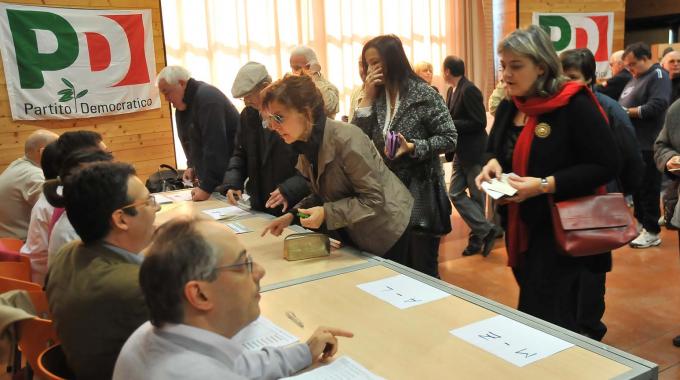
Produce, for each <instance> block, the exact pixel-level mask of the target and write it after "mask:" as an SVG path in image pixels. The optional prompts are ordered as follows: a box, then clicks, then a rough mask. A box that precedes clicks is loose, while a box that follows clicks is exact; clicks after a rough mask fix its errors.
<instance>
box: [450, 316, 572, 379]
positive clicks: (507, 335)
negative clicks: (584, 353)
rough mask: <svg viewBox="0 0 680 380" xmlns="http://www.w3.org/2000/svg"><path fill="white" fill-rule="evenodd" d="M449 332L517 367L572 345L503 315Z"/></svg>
mask: <svg viewBox="0 0 680 380" xmlns="http://www.w3.org/2000/svg"><path fill="white" fill-rule="evenodd" d="M450 332H451V334H452V335H455V336H457V337H459V338H460V339H462V340H464V341H466V342H468V343H470V344H473V345H475V346H477V347H479V348H481V349H482V350H484V351H487V352H489V353H491V354H494V355H496V356H498V357H499V358H501V359H504V360H506V361H508V362H510V363H512V364H514V365H516V366H518V367H524V366H525V365H527V364H531V363H533V362H535V361H537V360H541V359H544V358H547V357H548V356H551V355H554V354H556V353H558V352H560V351H562V350H566V349H567V348H569V347H572V346H573V344H571V343H569V342H565V341H563V340H562V339H558V338H555V337H554V336H552V335H549V334H546V333H544V332H542V331H539V330H536V329H534V328H532V327H529V326H527V325H523V324H521V323H519V322H517V321H514V320H512V319H510V318H507V317H504V316H502V315H497V316H495V317H491V318H488V319H485V320H482V321H479V322H475V323H472V324H469V325H467V326H463V327H461V328H458V329H454V330H451V331H450Z"/></svg>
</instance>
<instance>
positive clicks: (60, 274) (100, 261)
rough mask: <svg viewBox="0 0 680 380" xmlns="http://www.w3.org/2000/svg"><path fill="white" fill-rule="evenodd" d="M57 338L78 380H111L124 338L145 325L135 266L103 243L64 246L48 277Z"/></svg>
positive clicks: (146, 317)
mask: <svg viewBox="0 0 680 380" xmlns="http://www.w3.org/2000/svg"><path fill="white" fill-rule="evenodd" d="M46 281H47V284H46V289H47V299H48V302H49V305H50V311H51V312H52V316H53V317H54V322H55V325H56V329H57V335H58V336H59V339H61V344H62V348H63V350H64V353H65V354H66V358H67V360H68V363H69V365H70V367H71V369H72V370H73V371H74V373H75V374H76V376H77V377H78V378H79V379H110V378H111V376H112V374H113V367H114V365H115V363H116V359H117V357H118V353H119V352H120V349H121V348H122V347H123V344H124V343H125V341H126V340H127V338H128V337H129V336H130V335H131V334H132V332H133V331H135V330H136V329H137V327H139V326H140V325H141V324H142V323H144V322H145V321H147V320H148V310H147V306H146V303H145V301H144V297H143V295H142V291H141V288H140V287H139V264H137V263H131V262H129V261H128V260H126V259H125V258H124V257H123V256H122V255H120V254H118V253H116V252H114V251H112V250H111V249H109V248H107V247H106V246H104V245H103V244H101V243H95V244H84V243H82V242H80V241H75V242H73V243H70V244H67V245H65V246H64V247H63V248H62V249H61V250H60V251H59V253H58V254H57V255H56V257H55V258H54V261H53V262H52V264H51V266H50V268H49V272H48V275H47V280H46Z"/></svg>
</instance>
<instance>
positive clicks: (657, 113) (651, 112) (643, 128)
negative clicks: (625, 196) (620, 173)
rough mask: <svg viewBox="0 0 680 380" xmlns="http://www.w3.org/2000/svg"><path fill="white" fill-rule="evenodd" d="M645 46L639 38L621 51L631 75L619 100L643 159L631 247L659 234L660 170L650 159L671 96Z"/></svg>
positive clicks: (664, 75) (650, 241) (653, 241)
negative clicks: (638, 230) (636, 227)
mask: <svg viewBox="0 0 680 380" xmlns="http://www.w3.org/2000/svg"><path fill="white" fill-rule="evenodd" d="M651 58H652V53H651V50H650V49H649V46H648V45H647V44H645V43H642V42H637V43H633V44H630V45H628V46H627V47H626V50H625V51H624V53H623V61H624V62H625V64H626V67H627V68H628V71H630V73H631V74H632V75H633V79H631V81H630V82H628V84H627V85H626V87H625V88H624V89H623V92H622V93H621V98H620V99H619V104H621V106H622V107H623V108H625V109H626V112H627V113H628V116H629V117H630V119H631V121H632V122H633V126H635V134H636V137H637V140H638V145H639V148H640V151H641V152H642V159H643V161H644V162H645V170H644V173H643V178H644V179H643V182H642V187H641V188H640V190H639V191H638V192H637V193H636V194H634V195H633V203H634V204H635V217H636V218H637V220H638V222H640V224H642V227H643V229H642V232H641V233H640V235H639V236H638V237H637V238H635V240H633V241H632V242H630V246H631V247H633V248H647V247H653V246H657V245H659V244H661V238H660V237H659V232H661V229H660V228H659V223H658V220H659V216H660V214H661V213H660V209H659V201H660V200H659V192H660V190H661V174H660V173H659V172H658V171H657V170H656V166H655V163H654V141H655V140H656V137H657V136H658V134H659V131H660V130H661V127H662V126H663V121H664V115H665V113H666V109H667V108H668V105H669V101H670V97H671V81H670V79H669V77H668V73H667V72H666V70H663V69H662V68H661V66H659V64H658V63H654V62H653V61H652V59H651Z"/></svg>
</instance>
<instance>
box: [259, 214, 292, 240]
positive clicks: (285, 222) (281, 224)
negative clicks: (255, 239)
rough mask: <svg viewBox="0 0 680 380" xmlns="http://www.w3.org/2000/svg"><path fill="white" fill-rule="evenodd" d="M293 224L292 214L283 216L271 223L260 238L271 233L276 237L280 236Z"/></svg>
mask: <svg viewBox="0 0 680 380" xmlns="http://www.w3.org/2000/svg"><path fill="white" fill-rule="evenodd" d="M292 222H293V214H291V213H287V214H283V215H281V216H279V217H278V218H276V219H274V220H273V221H272V222H271V223H269V224H268V225H267V227H265V228H264V231H262V234H261V235H260V236H264V235H266V234H267V232H269V233H271V234H272V235H274V236H279V235H281V233H282V232H283V230H284V229H285V228H286V227H288V226H290V224H291V223H292Z"/></svg>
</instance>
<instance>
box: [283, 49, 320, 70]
mask: <svg viewBox="0 0 680 380" xmlns="http://www.w3.org/2000/svg"><path fill="white" fill-rule="evenodd" d="M294 55H301V56H303V57H305V59H306V60H307V64H308V65H309V68H310V70H311V71H313V72H315V73H316V72H319V71H321V65H320V64H319V60H318V59H317V58H316V53H315V52H314V50H312V48H310V47H307V46H296V47H295V48H294V49H293V50H292V51H291V52H290V56H291V57H292V56H294Z"/></svg>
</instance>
